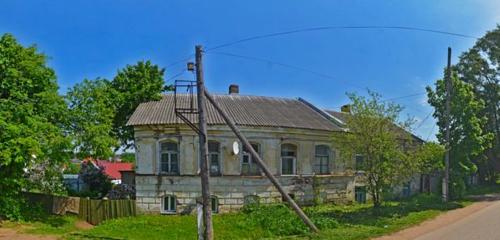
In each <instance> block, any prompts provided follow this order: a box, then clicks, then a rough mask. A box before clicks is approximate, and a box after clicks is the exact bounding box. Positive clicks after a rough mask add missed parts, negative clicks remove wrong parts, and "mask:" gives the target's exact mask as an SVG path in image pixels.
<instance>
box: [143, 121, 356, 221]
mask: <svg viewBox="0 0 500 240" xmlns="http://www.w3.org/2000/svg"><path fill="white" fill-rule="evenodd" d="M240 129H241V131H242V132H243V134H244V135H245V136H246V137H247V138H248V139H249V141H250V142H252V143H257V144H259V146H260V154H261V156H262V158H263V160H264V161H265V163H266V165H267V166H268V167H269V169H270V170H271V172H272V173H274V174H275V175H276V176H279V177H278V178H279V179H280V181H281V183H282V184H283V186H284V187H285V188H286V189H287V190H288V191H289V192H290V193H291V194H294V195H295V198H296V200H297V202H299V203H300V204H312V203H313V202H314V201H319V202H338V203H345V202H352V201H353V199H354V176H353V174H352V172H351V171H345V170H346V167H345V166H344V165H345V164H344V162H343V161H340V160H339V159H338V158H339V154H338V151H336V150H335V146H333V145H332V141H331V132H325V131H314V130H301V129H287V128H264V127H262V128H257V127H240ZM208 136H209V137H208V140H215V141H218V142H219V143H220V160H221V173H222V174H221V176H214V177H211V178H210V181H211V182H210V186H211V188H210V191H211V192H212V193H213V194H214V195H215V196H216V197H217V198H218V200H219V206H220V212H228V211H232V210H236V209H239V208H241V207H242V206H243V204H244V197H245V196H247V195H257V196H259V197H260V200H261V202H263V203H274V202H280V201H281V195H280V194H279V192H278V191H277V190H276V189H275V188H274V186H273V185H272V184H271V183H270V182H269V180H267V178H266V177H264V176H241V175H240V168H241V154H239V155H234V154H233V153H232V144H233V142H235V141H237V138H236V137H235V136H234V134H233V133H232V132H231V131H230V129H229V128H228V127H226V126H209V128H208ZM162 141H174V142H177V143H179V159H180V163H179V164H180V166H179V169H180V176H166V175H162V176H159V175H158V172H159V151H158V150H159V145H160V143H161V142H162ZM135 143H136V146H137V149H136V159H137V164H136V166H137V170H136V172H137V175H136V190H137V193H136V197H137V203H138V206H139V208H140V209H142V210H143V211H145V212H153V213H159V212H160V208H161V199H162V196H165V195H175V196H176V199H177V212H178V213H189V212H191V211H192V210H193V209H194V206H195V203H196V198H197V197H199V196H200V195H199V194H200V192H201V186H200V178H199V177H198V175H197V172H198V162H199V153H198V137H197V135H196V134H195V133H194V132H193V131H192V130H190V129H188V128H186V126H183V125H179V126H170V127H165V126H144V127H136V128H135ZM284 143H291V144H294V145H296V146H297V161H296V170H297V175H294V176H281V173H280V172H281V144H284ZM317 145H328V146H329V147H330V149H331V150H332V155H333V156H332V158H333V159H332V158H331V159H330V162H331V164H333V166H331V174H329V175H325V176H323V175H322V176H313V161H314V159H315V146H317ZM240 153H241V144H240Z"/></svg>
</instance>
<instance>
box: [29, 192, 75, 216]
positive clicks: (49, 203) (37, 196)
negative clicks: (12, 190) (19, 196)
mask: <svg viewBox="0 0 500 240" xmlns="http://www.w3.org/2000/svg"><path fill="white" fill-rule="evenodd" d="M23 195H24V198H25V200H26V201H27V202H28V204H30V205H32V206H40V207H42V209H43V210H44V211H45V212H47V213H49V214H58V215H65V214H66V213H67V212H70V213H74V214H78V210H79V205H80V204H79V201H80V198H78V197H65V196H54V195H50V194H44V193H33V192H24V193H23Z"/></svg>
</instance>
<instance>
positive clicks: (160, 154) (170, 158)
mask: <svg viewBox="0 0 500 240" xmlns="http://www.w3.org/2000/svg"><path fill="white" fill-rule="evenodd" d="M168 143H173V144H175V145H176V148H177V151H172V150H162V145H163V144H168ZM164 154H167V156H168V157H167V158H168V162H167V166H168V168H169V169H171V168H172V155H174V154H175V155H177V171H176V172H172V171H171V170H170V171H163V168H162V165H163V164H162V163H163V159H162V157H163V155H164ZM158 173H159V174H165V175H173V176H176V175H180V174H181V160H180V144H179V142H178V141H173V140H170V139H167V140H162V141H158Z"/></svg>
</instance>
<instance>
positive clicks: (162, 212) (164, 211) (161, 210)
mask: <svg viewBox="0 0 500 240" xmlns="http://www.w3.org/2000/svg"><path fill="white" fill-rule="evenodd" d="M167 199H170V200H167ZM165 200H167V201H173V204H174V205H173V209H167V210H166V209H165V204H166V203H165ZM160 213H161V214H176V213H177V197H176V196H175V195H173V194H168V195H163V196H162V197H161V206H160Z"/></svg>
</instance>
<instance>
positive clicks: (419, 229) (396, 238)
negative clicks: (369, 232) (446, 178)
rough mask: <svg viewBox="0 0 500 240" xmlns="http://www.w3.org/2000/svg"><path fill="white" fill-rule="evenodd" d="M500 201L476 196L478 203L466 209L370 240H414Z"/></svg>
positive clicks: (450, 212)
mask: <svg viewBox="0 0 500 240" xmlns="http://www.w3.org/2000/svg"><path fill="white" fill-rule="evenodd" d="M499 199H500V195H496V194H493V195H491V194H490V195H484V196H477V197H475V200H476V201H478V202H475V203H473V204H471V205H469V206H467V207H464V208H460V209H455V210H451V211H448V212H446V213H443V214H441V215H439V216H437V217H436V218H434V219H431V220H428V221H425V222H423V223H421V224H419V225H417V226H414V227H410V228H407V229H404V230H401V231H399V232H396V233H393V234H391V235H387V236H382V237H379V238H374V239H372V240H410V239H415V238H417V237H419V236H421V235H424V234H426V233H429V232H432V231H435V230H437V229H439V228H442V227H445V226H447V225H450V224H452V223H454V222H457V221H459V220H460V219H462V218H464V217H467V216H469V215H471V214H473V213H475V212H477V211H479V210H481V209H483V208H485V207H488V206H490V205H492V204H494V202H495V201H496V200H499Z"/></svg>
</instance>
